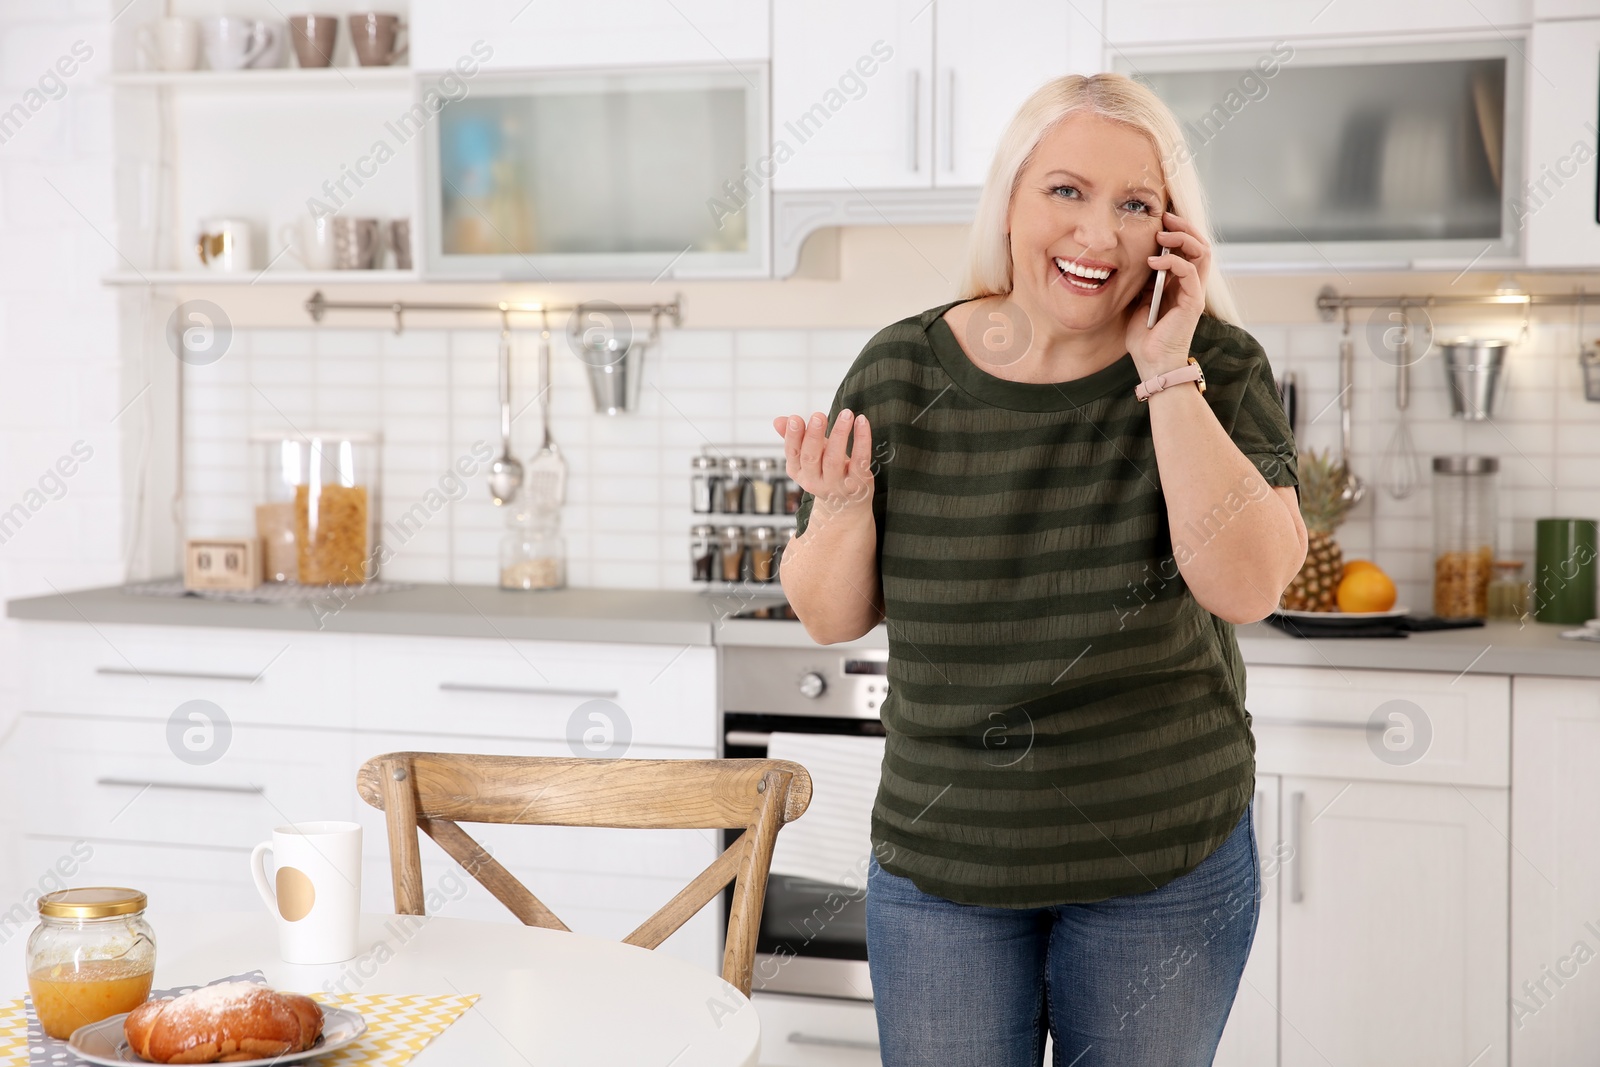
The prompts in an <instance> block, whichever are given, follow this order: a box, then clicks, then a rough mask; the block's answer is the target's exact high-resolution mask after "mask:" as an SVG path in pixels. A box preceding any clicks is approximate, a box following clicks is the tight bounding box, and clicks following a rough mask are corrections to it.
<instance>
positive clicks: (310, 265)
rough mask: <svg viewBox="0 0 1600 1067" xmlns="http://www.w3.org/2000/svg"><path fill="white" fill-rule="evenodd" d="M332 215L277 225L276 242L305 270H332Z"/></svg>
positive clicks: (333, 248)
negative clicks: (287, 250)
mask: <svg viewBox="0 0 1600 1067" xmlns="http://www.w3.org/2000/svg"><path fill="white" fill-rule="evenodd" d="M333 218H334V217H333V216H332V215H322V216H320V217H317V218H310V217H306V218H302V219H300V220H299V221H298V222H286V223H284V224H283V225H282V226H280V227H278V243H279V244H280V245H283V246H285V247H287V248H288V249H289V254H290V255H291V256H293V257H294V258H295V259H298V260H299V261H300V265H301V266H302V267H304V268H305V269H306V270H332V269H333V265H334V261H335V260H334V253H335V247H334V238H333Z"/></svg>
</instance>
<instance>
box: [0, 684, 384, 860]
mask: <svg viewBox="0 0 1600 1067" xmlns="http://www.w3.org/2000/svg"><path fill="white" fill-rule="evenodd" d="M21 731H22V733H21V737H20V738H19V739H18V741H17V744H18V745H19V746H20V747H21V748H22V749H23V750H24V751H26V752H27V753H28V758H27V760H25V761H19V762H20V764H21V765H20V769H19V774H20V776H21V778H22V789H21V794H22V820H23V832H24V833H27V834H34V835H38V834H46V835H52V836H71V837H84V838H88V839H90V840H91V841H95V840H114V841H138V842H154V843H159V844H171V845H209V846H221V847H228V848H244V849H249V848H251V847H253V846H254V845H255V844H256V842H258V841H264V840H266V839H267V838H269V837H270V836H271V835H272V829H273V827H275V826H279V825H281V824H283V823H287V822H295V821H302V820H309V819H349V818H351V817H352V815H353V814H354V812H355V805H356V803H357V802H358V798H357V796H356V790H355V764H354V762H353V760H352V757H351V741H350V734H349V731H340V730H306V729H285V728H275V727H263V726H251V725H240V724H237V723H236V724H234V727H233V735H232V738H231V740H230V742H229V745H228V748H227V750H226V752H225V753H224V754H223V755H222V757H221V758H220V759H218V760H217V761H216V762H214V763H210V764H206V765H204V766H196V765H192V764H190V763H186V762H184V761H183V760H181V759H179V758H178V757H177V756H175V755H174V754H173V752H172V750H171V749H170V748H168V745H167V724H166V722H165V720H155V719H113V718H109V717H92V716H67V715H38V714H32V713H30V714H26V715H24V716H23V721H22V726H21Z"/></svg>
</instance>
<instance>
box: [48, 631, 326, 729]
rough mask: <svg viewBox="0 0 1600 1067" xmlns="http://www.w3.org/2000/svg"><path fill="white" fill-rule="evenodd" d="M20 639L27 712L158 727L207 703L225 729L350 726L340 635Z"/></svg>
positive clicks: (67, 634)
mask: <svg viewBox="0 0 1600 1067" xmlns="http://www.w3.org/2000/svg"><path fill="white" fill-rule="evenodd" d="M22 630H23V650H24V653H23V663H24V677H25V689H24V697H23V709H24V710H26V711H46V712H73V713H76V714H81V715H127V716H151V717H161V718H166V717H167V716H169V715H171V714H172V713H173V711H174V710H175V709H176V708H177V707H178V706H179V705H180V704H183V703H185V702H187V701H190V700H207V701H210V702H211V703H213V704H215V705H217V706H218V707H219V708H221V709H222V711H223V712H224V713H225V714H226V715H227V716H228V718H229V719H230V720H232V721H234V722H262V723H282V724H305V725H317V726H344V725H349V723H350V720H351V685H350V644H349V642H350V638H349V636H348V635H346V634H305V633H288V632H279V631H264V630H215V629H198V628H189V627H177V626H108V625H97V626H77V625H74V624H70V623H67V624H60V623H31V624H28V625H25V626H24V627H23V628H22Z"/></svg>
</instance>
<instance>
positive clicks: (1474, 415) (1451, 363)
mask: <svg viewBox="0 0 1600 1067" xmlns="http://www.w3.org/2000/svg"><path fill="white" fill-rule="evenodd" d="M1510 347H1511V342H1510V341H1505V340H1501V339H1499V338H1475V337H1458V338H1456V339H1455V340H1453V341H1444V342H1441V343H1440V345H1439V350H1440V351H1441V352H1442V353H1443V354H1444V359H1443V363H1444V376H1445V381H1446V382H1447V383H1449V386H1450V413H1451V414H1452V415H1454V416H1455V417H1456V418H1458V419H1466V420H1468V421H1471V422H1480V421H1482V420H1484V419H1487V418H1488V417H1489V416H1490V415H1492V414H1494V405H1495V401H1496V400H1497V399H1498V398H1499V390H1500V381H1501V371H1502V370H1503V369H1504V367H1505V360H1506V349H1508V348H1510Z"/></svg>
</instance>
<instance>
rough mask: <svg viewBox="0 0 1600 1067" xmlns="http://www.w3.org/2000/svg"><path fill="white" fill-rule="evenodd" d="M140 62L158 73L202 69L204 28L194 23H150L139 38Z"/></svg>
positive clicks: (140, 32) (139, 32)
mask: <svg viewBox="0 0 1600 1067" xmlns="http://www.w3.org/2000/svg"><path fill="white" fill-rule="evenodd" d="M136 39H137V43H138V47H139V58H140V59H141V60H143V62H144V65H145V66H147V67H150V68H153V69H155V70H193V69H194V68H196V67H198V66H199V65H200V25H199V23H197V22H195V21H194V20H193V19H180V18H166V19H156V20H155V21H153V22H147V23H145V24H144V25H143V26H140V27H139V31H138V33H137V35H136Z"/></svg>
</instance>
